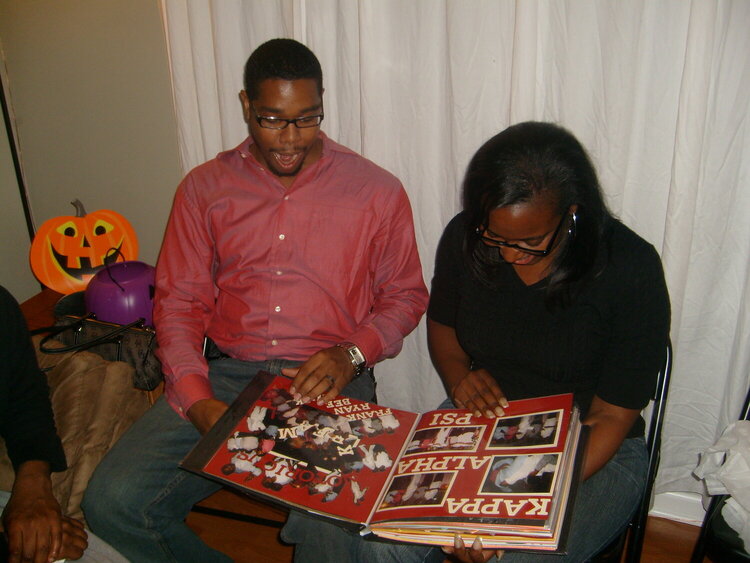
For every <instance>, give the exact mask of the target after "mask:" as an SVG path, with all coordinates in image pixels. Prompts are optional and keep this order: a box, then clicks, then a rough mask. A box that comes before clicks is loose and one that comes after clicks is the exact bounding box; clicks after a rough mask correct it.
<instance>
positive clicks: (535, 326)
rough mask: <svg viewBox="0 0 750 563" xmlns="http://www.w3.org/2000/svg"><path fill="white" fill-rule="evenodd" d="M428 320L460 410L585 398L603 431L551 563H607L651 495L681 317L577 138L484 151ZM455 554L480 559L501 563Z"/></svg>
mask: <svg viewBox="0 0 750 563" xmlns="http://www.w3.org/2000/svg"><path fill="white" fill-rule="evenodd" d="M427 315H428V321H427V322H428V339H429V345H430V353H431V356H432V359H433V363H434V364H435V367H436V369H437V370H438V372H439V373H440V376H441V377H442V379H443V382H444V383H445V386H446V390H447V391H448V394H449V397H450V398H451V400H452V401H453V403H454V404H455V405H457V406H459V407H465V408H468V409H471V410H473V411H475V412H476V413H483V414H494V415H497V416H501V415H502V414H503V406H505V405H507V403H506V401H507V400H514V399H522V398H526V397H533V396H540V395H550V394H555V393H564V392H572V393H574V396H575V400H576V402H577V403H578V405H579V407H580V408H581V411H582V416H583V419H584V422H585V423H586V424H587V425H589V427H590V434H589V440H588V444H587V450H586V457H585V464H584V467H583V478H584V479H585V480H586V482H585V483H584V485H582V487H581V489H580V493H579V497H578V499H577V501H576V507H575V512H576V514H575V516H574V518H573V529H572V531H571V536H570V539H569V542H568V552H569V553H568V556H567V557H566V558H560V557H557V556H549V557H555V559H554V560H555V561H565V560H570V561H585V560H587V559H588V558H589V557H591V556H592V555H594V554H596V553H597V552H598V551H599V550H600V549H601V548H602V547H604V546H606V545H607V544H608V543H609V541H610V540H611V539H613V538H614V537H615V536H616V535H617V534H618V533H619V532H620V531H621V530H622V528H623V527H624V526H625V525H626V523H627V521H628V519H629V517H630V516H631V514H632V512H633V510H634V509H635V507H636V505H637V501H638V499H639V497H640V493H641V491H642V487H643V484H644V481H645V463H646V451H645V446H644V443H643V439H642V436H643V426H644V425H643V420H642V419H641V417H640V411H641V409H643V407H644V406H646V404H647V403H648V400H649V398H650V396H651V393H652V392H653V389H654V385H655V378H656V374H657V373H658V371H659V368H660V367H661V364H662V361H663V358H664V353H665V347H666V344H667V340H668V337H669V319H670V311H669V297H668V294H667V289H666V284H665V282H664V274H663V271H662V267H661V262H660V260H659V256H658V254H657V253H656V251H655V250H654V248H653V247H652V246H651V245H650V244H648V243H646V242H645V241H644V240H643V239H641V238H640V237H638V235H636V234H635V233H633V232H632V231H631V230H630V229H628V228H627V227H625V226H624V225H623V224H622V223H620V222H619V221H618V220H617V219H615V218H614V217H613V216H612V215H611V214H610V212H609V211H608V210H607V207H606V205H605V203H604V201H603V198H602V194H601V190H600V187H599V183H598V180H597V178H596V173H595V172H594V168H593V166H592V165H591V162H590V160H589V159H588V156H587V155H586V152H585V150H584V149H583V147H582V146H581V145H580V143H579V142H578V141H577V140H576V139H575V138H574V137H573V136H572V135H571V134H570V133H569V132H568V131H566V130H564V129H562V128H560V127H557V126H555V125H552V124H548V123H534V122H528V123H521V124H519V125H515V126H513V127H510V128H508V129H506V130H505V131H503V132H502V133H500V134H498V135H496V136H495V137H493V138H492V139H490V140H489V141H488V142H487V143H485V144H484V145H483V146H482V147H481V148H480V149H479V151H478V152H477V154H476V155H475V156H474V158H473V159H472V161H471V164H470V165H469V169H468V172H467V175H466V180H465V184H464V211H463V212H462V213H460V214H459V215H458V216H457V217H456V218H454V220H453V221H451V223H450V224H449V225H448V227H447V228H446V231H445V233H444V235H443V238H442V240H441V243H440V247H439V249H438V256H437V263H436V267H435V277H434V279H433V282H432V293H431V298H430V307H429V309H428V313H427ZM604 468H607V470H606V471H604ZM592 476H596V477H597V478H596V479H591V478H592ZM587 497H588V501H587V500H586V499H587ZM456 551H460V552H461V553H462V555H463V559H464V560H467V561H474V560H476V561H484V560H485V559H486V558H488V557H489V556H490V553H489V552H485V553H484V554H483V556H480V554H479V552H478V550H475V552H474V553H473V554H472V553H470V551H471V550H468V549H467V550H464V549H458V550H456ZM542 557H543V556H541V555H533V556H529V555H524V554H511V553H508V554H506V556H505V557H504V559H507V560H510V561H517V560H519V561H520V560H523V559H524V558H533V559H534V560H539V559H540V558H542Z"/></svg>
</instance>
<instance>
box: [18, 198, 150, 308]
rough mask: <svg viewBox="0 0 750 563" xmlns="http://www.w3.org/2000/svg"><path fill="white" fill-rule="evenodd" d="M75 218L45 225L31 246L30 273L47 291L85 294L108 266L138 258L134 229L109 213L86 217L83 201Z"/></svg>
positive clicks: (76, 202) (63, 217)
mask: <svg viewBox="0 0 750 563" xmlns="http://www.w3.org/2000/svg"><path fill="white" fill-rule="evenodd" d="M72 204H73V205H74V206H75V208H76V216H75V217H73V216H62V217H53V218H52V219H49V220H48V221H45V222H44V223H43V224H42V226H41V227H40V228H39V230H38V231H37V233H36V235H35V236H34V241H33V242H32V243H31V252H30V259H31V269H32V270H33V272H34V275H35V276H36V277H37V279H38V280H39V281H40V282H41V283H43V284H44V285H46V286H47V287H49V288H51V289H54V290H55V291H58V292H60V293H64V294H68V293H73V292H76V291H83V290H84V289H86V285H87V284H88V282H89V280H91V278H92V277H93V276H94V274H95V273H96V272H97V271H98V270H99V269H101V268H102V267H103V266H104V265H105V263H112V262H115V261H116V260H117V259H118V256H119V257H120V258H121V259H123V260H136V259H137V258H138V239H137V237H136V235H135V231H134V230H133V227H132V226H131V225H130V223H128V221H127V220H126V219H125V218H124V217H123V216H122V215H120V214H119V213H116V212H114V211H111V210H108V209H102V210H99V211H94V212H93V213H88V214H87V213H86V211H85V210H84V208H83V205H82V204H81V202H80V201H78V200H75V201H74V202H72Z"/></svg>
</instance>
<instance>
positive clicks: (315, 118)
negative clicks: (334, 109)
mask: <svg viewBox="0 0 750 563" xmlns="http://www.w3.org/2000/svg"><path fill="white" fill-rule="evenodd" d="M250 107H252V109H253V113H254V114H255V121H257V122H258V125H260V126H261V127H263V129H286V128H287V127H288V126H289V124H291V123H293V124H294V125H295V126H296V127H297V129H307V128H308V127H317V126H318V125H320V123H321V121H323V113H322V112H321V113H319V114H317V115H306V116H304V117H296V118H294V119H285V118H283V117H275V116H271V115H258V112H257V111H255V108H254V107H253V106H252V105H251V106H250Z"/></svg>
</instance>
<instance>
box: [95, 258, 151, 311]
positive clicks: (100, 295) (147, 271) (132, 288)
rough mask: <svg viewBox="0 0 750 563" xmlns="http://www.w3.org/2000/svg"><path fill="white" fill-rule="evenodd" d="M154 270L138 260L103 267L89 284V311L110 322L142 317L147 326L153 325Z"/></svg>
mask: <svg viewBox="0 0 750 563" xmlns="http://www.w3.org/2000/svg"><path fill="white" fill-rule="evenodd" d="M155 272H156V270H155V269H154V267H153V266H149V265H148V264H146V263H144V262H138V261H136V260H129V261H126V262H116V263H115V264H112V265H110V266H106V267H104V268H102V269H101V270H99V271H98V272H97V273H96V274H95V275H94V277H93V278H91V281H90V282H89V284H88V285H87V286H86V295H85V301H86V311H87V312H88V313H94V315H96V318H97V319H99V320H100V321H105V322H108V323H117V324H123V325H124V324H129V323H132V322H133V321H136V320H138V319H139V318H143V319H145V323H144V324H145V325H146V326H153V316H152V314H153V309H154V274H155Z"/></svg>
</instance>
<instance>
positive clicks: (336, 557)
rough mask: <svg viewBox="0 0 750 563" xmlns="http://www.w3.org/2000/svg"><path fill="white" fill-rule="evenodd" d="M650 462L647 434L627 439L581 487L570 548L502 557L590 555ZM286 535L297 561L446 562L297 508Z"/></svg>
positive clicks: (625, 509) (511, 561) (523, 561)
mask: <svg viewBox="0 0 750 563" xmlns="http://www.w3.org/2000/svg"><path fill="white" fill-rule="evenodd" d="M441 408H452V405H450V404H448V405H445V404H444V405H441ZM647 465H648V456H647V452H646V445H645V441H644V439H643V438H631V439H628V440H625V441H624V442H623V443H622V445H621V446H620V449H619V450H618V451H617V453H616V454H615V455H614V456H613V457H612V459H611V460H609V462H608V463H607V464H606V465H605V466H604V467H603V468H602V469H600V470H599V471H597V472H596V473H595V474H594V475H592V476H591V477H589V478H588V479H587V480H586V481H584V482H582V483H581V484H580V486H579V487H578V492H577V494H576V500H575V506H574V508H573V519H572V522H571V528H570V534H569V536H568V542H567V554H566V555H564V556H561V555H551V554H542V553H538V552H537V553H522V552H518V551H516V552H513V551H506V552H505V555H504V556H503V558H502V563H527V562H528V563H531V562H545V561H546V562H549V563H581V562H583V561H588V560H589V559H590V558H591V557H593V556H594V555H596V554H597V553H598V552H599V551H601V550H602V549H603V548H604V547H606V546H607V545H608V544H609V543H610V542H611V541H612V540H613V539H614V538H615V537H617V535H618V534H619V533H620V532H622V531H623V530H624V529H625V526H626V525H627V523H628V521H629V520H630V517H631V516H632V515H633V512H634V511H635V509H636V506H637V504H638V501H639V500H640V498H641V495H642V493H643V489H644V486H645V482H646V470H647ZM281 537H282V539H284V541H287V542H289V543H294V544H296V547H295V550H294V561H295V563H327V562H333V561H335V562H337V563H346V562H352V563H442V561H443V560H444V559H445V557H446V556H445V554H444V553H443V551H442V550H441V549H440V548H435V547H430V546H424V545H415V544H407V543H390V542H388V543H387V542H384V541H378V540H375V539H371V538H366V539H365V538H362V537H360V536H359V535H358V534H356V533H354V532H349V531H347V530H344V529H343V528H340V527H339V526H336V525H334V524H329V523H327V522H321V521H319V520H316V519H313V518H311V517H309V516H307V515H305V514H303V513H301V512H296V511H293V512H291V513H290V515H289V519H288V521H287V524H286V526H285V527H284V529H283V530H282V534H281ZM490 561H496V559H495V558H492V559H491V560H490Z"/></svg>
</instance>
